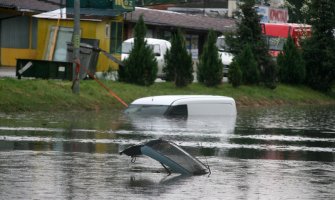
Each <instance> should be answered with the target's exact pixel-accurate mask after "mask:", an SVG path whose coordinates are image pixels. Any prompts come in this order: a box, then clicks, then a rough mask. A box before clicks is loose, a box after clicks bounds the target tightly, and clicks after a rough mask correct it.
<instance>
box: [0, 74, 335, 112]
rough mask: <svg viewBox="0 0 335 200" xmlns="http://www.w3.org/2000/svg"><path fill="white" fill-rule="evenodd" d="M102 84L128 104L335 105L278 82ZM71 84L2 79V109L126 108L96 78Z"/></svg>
mask: <svg viewBox="0 0 335 200" xmlns="http://www.w3.org/2000/svg"><path fill="white" fill-rule="evenodd" d="M103 83H104V84H105V85H106V86H107V87H108V88H110V89H111V90H112V91H113V92H115V93H116V94H118V96H119V97H121V98H122V99H123V100H124V101H125V102H126V103H130V102H132V101H133V100H134V99H136V98H140V97H143V96H151V95H166V94H212V95H224V96H231V97H233V98H234V99H235V100H236V102H237V105H238V106H239V107H242V106H270V105H287V104H290V105H303V104H313V105H314V104H335V97H334V96H332V97H331V96H327V95H324V94H322V93H319V92H316V91H313V90H311V89H309V88H307V87H303V86H295V87H292V86H287V85H279V86H278V87H277V88H276V89H275V90H270V89H267V88H264V87H261V86H242V87H240V88H238V89H236V88H233V87H232V86H231V85H230V84H222V85H220V86H219V87H217V88H207V87H204V86H203V85H201V84H197V83H193V84H191V85H189V86H188V87H186V88H176V87H175V86H174V85H173V84H172V83H155V84H154V85H152V86H150V87H141V86H136V85H130V84H125V83H119V82H113V81H104V82H103ZM71 84H72V83H71V82H69V81H58V80H17V79H11V78H8V79H7V78H5V79H0V111H2V112H12V111H13V112H15V111H56V110H69V109H71V110H81V109H84V110H102V109H110V110H113V109H123V108H124V106H123V105H122V104H121V103H119V102H118V101H117V100H116V99H115V98H113V97H112V96H111V95H110V94H109V93H108V92H107V91H106V90H105V89H104V88H102V87H101V86H100V85H99V84H97V83H96V82H95V81H93V80H90V81H81V82H80V95H74V94H72V90H71Z"/></svg>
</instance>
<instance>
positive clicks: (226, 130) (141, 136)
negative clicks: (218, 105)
mask: <svg viewBox="0 0 335 200" xmlns="http://www.w3.org/2000/svg"><path fill="white" fill-rule="evenodd" d="M333 116H335V107H334V106H322V107H294V108H292V107H274V108H266V109H262V108H259V109H248V108H245V109H240V110H239V111H238V115H237V118H236V119H235V118H189V119H183V120H181V119H167V118H135V119H134V118H127V117H125V116H124V115H122V113H110V112H99V113H95V112H80V113H78V112H66V113H12V114H5V113H0V196H1V198H3V199H45V198H48V199H129V198H136V199H156V198H157V197H159V198H160V199H200V198H206V199H222V198H225V199H257V198H261V199H276V198H280V199H285V198H288V199H333V197H334V196H335V191H334V183H335V175H334V174H335V118H334V117H333ZM157 138H164V139H168V140H172V141H173V142H175V143H177V144H178V145H180V146H181V147H183V149H185V150H186V151H188V152H189V153H190V154H192V155H193V156H196V157H197V158H198V159H200V160H201V161H202V162H204V163H208V164H209V165H210V167H211V170H212V175H211V176H210V177H207V176H200V177H187V178H185V177H182V176H178V175H173V176H170V177H169V176H167V175H166V173H165V171H164V169H162V167H161V165H160V164H159V163H157V162H156V161H154V160H151V159H150V158H145V157H140V158H139V159H137V161H136V163H134V164H133V163H130V159H128V157H124V156H120V155H118V152H119V151H121V150H123V149H125V148H126V147H128V146H131V145H134V144H138V143H141V142H146V141H148V140H151V139H157Z"/></svg>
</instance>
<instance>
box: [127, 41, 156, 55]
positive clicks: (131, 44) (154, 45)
mask: <svg viewBox="0 0 335 200" xmlns="http://www.w3.org/2000/svg"><path fill="white" fill-rule="evenodd" d="M133 46H134V43H132V42H123V43H122V53H123V54H129V53H130V51H131V50H132V48H133ZM148 46H149V47H150V48H151V49H152V51H153V52H154V54H155V55H156V56H160V52H161V48H160V46H159V45H158V44H148Z"/></svg>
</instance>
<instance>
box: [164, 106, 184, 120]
mask: <svg viewBox="0 0 335 200" xmlns="http://www.w3.org/2000/svg"><path fill="white" fill-rule="evenodd" d="M187 114H188V111H187V105H177V106H171V107H170V108H169V109H168V110H167V111H166V113H165V115H166V116H170V117H187Z"/></svg>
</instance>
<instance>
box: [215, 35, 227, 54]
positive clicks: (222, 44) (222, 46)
mask: <svg viewBox="0 0 335 200" xmlns="http://www.w3.org/2000/svg"><path fill="white" fill-rule="evenodd" d="M216 47H217V48H218V49H219V51H228V50H229V46H228V45H227V43H226V41H225V38H221V37H219V38H217V39H216Z"/></svg>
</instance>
